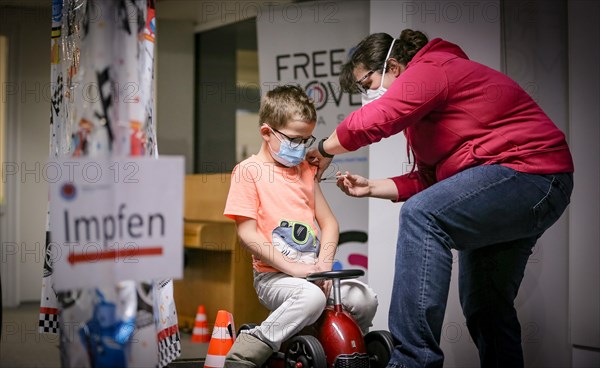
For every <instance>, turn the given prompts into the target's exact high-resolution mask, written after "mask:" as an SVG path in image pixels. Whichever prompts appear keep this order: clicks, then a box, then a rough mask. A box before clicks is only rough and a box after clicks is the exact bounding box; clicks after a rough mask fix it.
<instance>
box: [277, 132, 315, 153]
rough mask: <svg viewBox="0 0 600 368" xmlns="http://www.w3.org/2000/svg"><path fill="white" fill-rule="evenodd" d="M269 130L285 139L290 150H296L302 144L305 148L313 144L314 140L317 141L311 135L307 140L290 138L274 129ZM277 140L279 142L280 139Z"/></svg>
mask: <svg viewBox="0 0 600 368" xmlns="http://www.w3.org/2000/svg"><path fill="white" fill-rule="evenodd" d="M271 130H273V131H274V132H277V133H279V134H281V135H282V136H284V137H285V139H287V140H288V141H289V142H290V147H292V148H296V147H298V146H299V145H301V144H304V145H305V146H306V147H310V146H311V145H312V144H313V143H315V140H316V139H317V138H315V136H314V135H311V136H310V137H308V138H302V137H294V138H292V137H289V136H287V135H286V134H285V133H282V132H280V131H279V130H277V129H275V128H271ZM276 136H277V135H276ZM277 139H279V138H277ZM279 140H281V139H279Z"/></svg>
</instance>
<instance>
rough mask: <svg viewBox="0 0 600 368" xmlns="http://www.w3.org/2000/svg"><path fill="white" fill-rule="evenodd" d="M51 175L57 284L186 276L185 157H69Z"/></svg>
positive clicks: (59, 287) (61, 287)
mask: <svg viewBox="0 0 600 368" xmlns="http://www.w3.org/2000/svg"><path fill="white" fill-rule="evenodd" d="M45 173H46V178H47V180H48V181H49V187H50V247H49V250H48V252H47V253H48V254H47V255H46V257H48V258H49V259H51V260H52V264H53V267H54V270H53V273H54V280H55V283H54V287H55V289H57V290H68V289H76V288H82V287H98V286H111V285H115V283H116V282H118V281H123V280H152V279H159V278H175V279H177V278H181V277H182V272H183V243H182V242H183V192H184V190H183V189H184V188H183V178H184V175H185V174H184V161H183V158H182V157H161V158H159V159H154V158H122V159H121V158H120V159H89V158H86V159H73V158H69V159H64V160H59V161H52V162H49V163H48V164H47V166H46V168H45Z"/></svg>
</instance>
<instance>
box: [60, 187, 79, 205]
mask: <svg viewBox="0 0 600 368" xmlns="http://www.w3.org/2000/svg"><path fill="white" fill-rule="evenodd" d="M60 196H61V197H63V198H64V199H66V200H67V201H72V200H73V199H75V197H76V196H77V188H76V187H75V184H73V183H65V184H63V186H62V187H61V188H60Z"/></svg>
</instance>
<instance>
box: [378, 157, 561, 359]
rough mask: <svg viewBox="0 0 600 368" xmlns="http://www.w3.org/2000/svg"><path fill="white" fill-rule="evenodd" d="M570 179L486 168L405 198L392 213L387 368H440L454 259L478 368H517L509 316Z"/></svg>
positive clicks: (517, 336) (515, 325) (513, 319)
mask: <svg viewBox="0 0 600 368" xmlns="http://www.w3.org/2000/svg"><path fill="white" fill-rule="evenodd" d="M572 178H573V176H572V174H556V175H534V174H526V173H521V172H517V171H515V170H513V169H510V168H507V167H504V166H500V165H488V166H478V167H474V168H471V169H467V170H465V171H463V172H461V173H458V174H456V175H454V176H452V177H450V178H448V179H446V180H443V181H441V182H439V183H436V184H435V185H433V186H431V187H429V188H427V189H426V190H424V191H422V192H420V193H418V194H416V195H414V196H413V197H411V198H410V199H409V200H408V201H406V203H404V205H403V206H402V210H401V212H400V228H399V234H398V244H397V249H396V266H395V267H396V271H395V275H394V285H393V290H392V302H391V306H390V313H389V327H390V332H391V333H392V336H393V337H394V344H395V350H394V353H393V355H392V358H391V360H390V362H389V366H392V367H407V368H409V367H410V368H413V367H442V364H443V360H444V355H443V352H442V350H441V348H440V335H441V329H442V323H443V319H444V313H445V310H446V302H447V299H448V289H449V285H450V274H451V268H452V254H451V252H450V250H451V249H457V250H458V251H459V252H458V253H459V294H460V301H461V306H462V309H463V313H464V315H465V318H466V320H467V327H468V329H469V332H470V334H471V336H472V338H473V341H474V342H475V344H476V345H477V348H478V350H479V356H480V360H481V366H482V367H511V368H513V367H523V351H522V348H521V327H520V325H519V321H518V319H517V313H516V310H515V308H514V299H515V297H516V296H517V292H518V290H519V286H520V284H521V280H522V279H523V274H524V270H525V266H526V264H527V260H528V258H529V255H530V254H531V253H532V248H533V246H534V245H535V243H536V241H537V239H538V238H539V237H540V236H541V235H542V234H543V232H544V231H545V230H546V229H548V228H549V227H550V226H551V225H552V224H553V223H554V222H556V220H558V218H559V217H560V216H561V214H562V213H563V211H564V210H565V208H566V207H567V205H568V204H569V198H570V195H571V191H572V189H573V180H572Z"/></svg>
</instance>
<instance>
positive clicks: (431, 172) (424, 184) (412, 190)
mask: <svg viewBox="0 0 600 368" xmlns="http://www.w3.org/2000/svg"><path fill="white" fill-rule="evenodd" d="M417 167H418V170H416V171H413V172H410V173H408V174H404V175H401V176H396V177H393V178H390V179H392V181H393V182H394V184H396V189H397V190H398V198H397V199H396V200H395V201H394V202H404V201H406V200H407V199H409V198H410V197H412V196H413V195H415V194H417V193H419V192H420V191H422V190H423V189H425V188H428V187H430V186H432V185H433V184H435V183H436V178H435V168H434V167H431V166H427V165H423V164H422V163H421V164H417Z"/></svg>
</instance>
